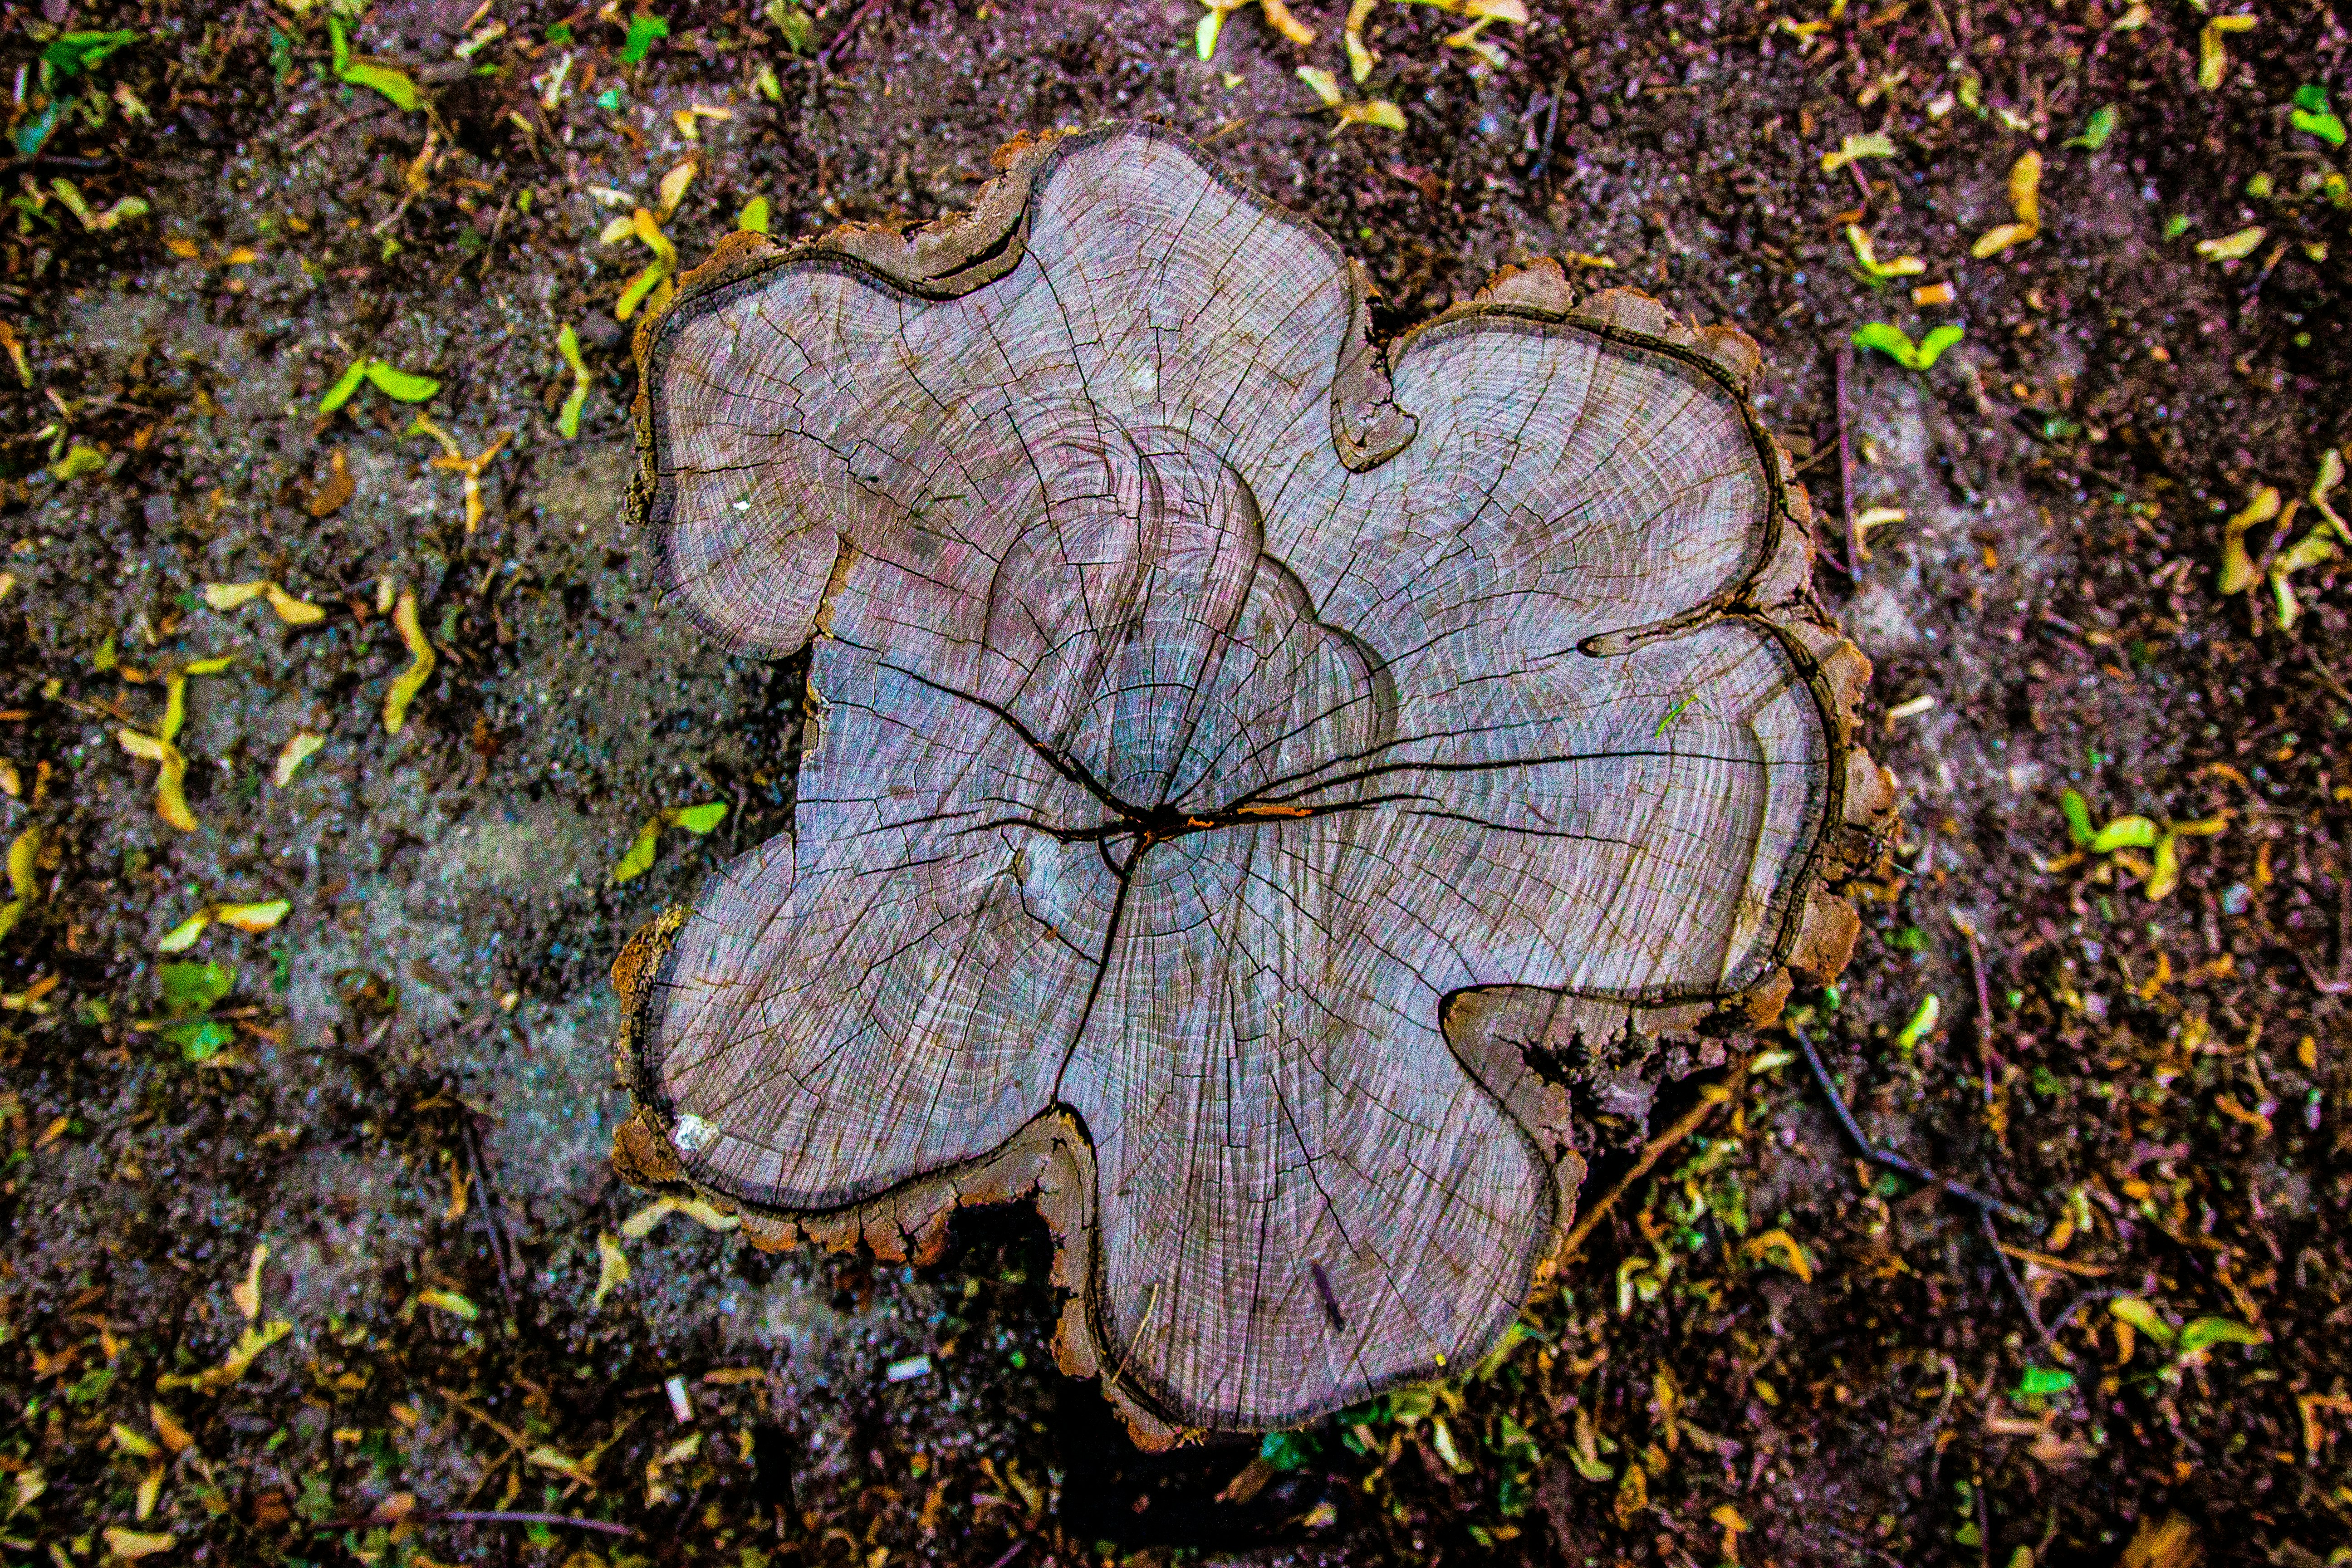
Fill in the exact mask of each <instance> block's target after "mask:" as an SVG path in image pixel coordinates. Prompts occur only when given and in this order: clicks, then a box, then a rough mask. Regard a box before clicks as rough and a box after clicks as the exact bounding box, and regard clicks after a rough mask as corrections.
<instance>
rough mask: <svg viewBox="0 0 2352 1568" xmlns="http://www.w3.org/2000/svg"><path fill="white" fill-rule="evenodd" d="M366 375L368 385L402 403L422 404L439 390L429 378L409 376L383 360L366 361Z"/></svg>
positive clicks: (437, 385) (438, 384)
mask: <svg viewBox="0 0 2352 1568" xmlns="http://www.w3.org/2000/svg"><path fill="white" fill-rule="evenodd" d="M366 374H367V378H368V384H369V385H371V386H373V387H374V388H375V389H376V390H377V391H378V392H381V393H383V395H385V396H386V397H396V398H398V399H399V400H400V401H401V402H403V403H422V402H424V401H425V399H426V398H428V397H430V396H432V395H434V394H435V393H436V392H438V391H440V390H441V384H440V383H439V382H437V381H436V380H434V379H433V378H432V377H431V376H429V375H414V374H410V373H409V372H407V371H404V370H401V369H399V368H398V367H396V366H394V365H393V364H392V363H389V362H388V361H384V360H380V359H372V360H370V361H368V362H367V371H366Z"/></svg>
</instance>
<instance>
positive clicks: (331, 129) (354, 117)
mask: <svg viewBox="0 0 2352 1568" xmlns="http://www.w3.org/2000/svg"><path fill="white" fill-rule="evenodd" d="M382 108H383V105H382V104H378V105H376V106H375V108H373V109H362V110H356V111H354V112H352V113H350V114H346V115H344V116H343V117H342V118H341V120H337V121H331V122H329V123H328V124H325V125H321V126H320V127H319V128H318V129H317V130H316V131H313V132H310V134H309V135H308V136H305V137H303V138H302V140H300V141H299V142H295V143H294V145H292V146H291V147H289V148H287V149H286V154H287V156H288V157H289V158H290V157H292V156H293V155H294V154H295V153H299V152H301V151H302V150H303V149H304V148H305V147H308V146H309V145H310V143H311V142H316V141H317V140H319V138H320V137H321V136H331V135H333V134H334V133H335V132H338V131H341V130H342V129H344V128H345V127H347V126H352V125H357V124H358V123H359V122H360V121H362V120H373V119H374V118H375V117H376V114H377V112H378V110H381V109H382Z"/></svg>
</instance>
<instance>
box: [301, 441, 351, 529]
mask: <svg viewBox="0 0 2352 1568" xmlns="http://www.w3.org/2000/svg"><path fill="white" fill-rule="evenodd" d="M358 491H359V483H358V481H357V480H355V479H352V468H351V465H350V464H349V463H347V462H345V461H344V460H343V449H342V448H341V447H336V448H335V449H334V450H333V451H331V452H330V453H328V454H327V479H326V482H325V483H324V484H322V485H320V487H319V488H318V489H315V490H313V491H311V492H310V515H311V516H312V517H317V518H327V517H332V516H334V515H335V513H337V512H338V511H341V510H342V508H343V504H344V503H345V502H346V501H348V500H351V499H352V496H353V495H355V494H357V493H358Z"/></svg>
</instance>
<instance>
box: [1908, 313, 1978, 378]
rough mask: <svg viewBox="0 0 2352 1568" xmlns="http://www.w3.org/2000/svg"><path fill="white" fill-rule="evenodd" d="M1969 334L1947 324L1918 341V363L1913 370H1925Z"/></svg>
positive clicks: (1964, 330) (1962, 329)
mask: <svg viewBox="0 0 2352 1568" xmlns="http://www.w3.org/2000/svg"><path fill="white" fill-rule="evenodd" d="M1968 335H1969V334H1968V332H1967V331H1966V329H1964V328H1960V327H1955V326H1953V325H1951V324H1950V323H1948V322H1947V323H1946V324H1945V325H1943V326H1940V327H1937V329H1936V330H1935V331H1931V332H1929V333H1928V334H1927V336H1926V337H1924V338H1921V339H1920V340H1919V363H1918V364H1917V365H1916V366H1915V367H1914V368H1915V369H1918V370H1926V369H1927V367H1928V366H1930V365H1932V364H1934V363H1936V362H1937V360H1939V359H1942V358H1943V357H1944V351H1945V350H1946V349H1948V348H1950V347H1951V346H1952V345H1953V344H1954V343H1956V342H1959V341H1960V340H1961V339H1962V338H1964V337H1967V336H1968Z"/></svg>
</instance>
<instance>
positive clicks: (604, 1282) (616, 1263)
mask: <svg viewBox="0 0 2352 1568" xmlns="http://www.w3.org/2000/svg"><path fill="white" fill-rule="evenodd" d="M628 1279H629V1256H628V1254H627V1253H625V1252H623V1251H622V1250H621V1238H620V1237H616V1236H614V1235H613V1234H612V1233H611V1232H610V1231H606V1232H604V1234H602V1235H600V1236H598V1237H596V1294H595V1295H594V1296H593V1297H591V1298H590V1299H589V1303H588V1304H589V1305H590V1306H591V1307H592V1308H593V1307H602V1306H603V1305H604V1298H605V1297H607V1296H609V1295H611V1294H612V1293H613V1292H614V1290H615V1289H619V1288H620V1287H621V1286H623V1285H625V1284H627V1283H628Z"/></svg>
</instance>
